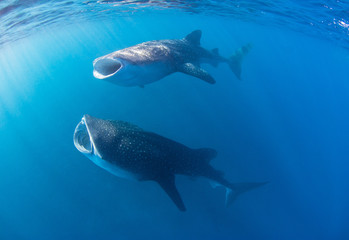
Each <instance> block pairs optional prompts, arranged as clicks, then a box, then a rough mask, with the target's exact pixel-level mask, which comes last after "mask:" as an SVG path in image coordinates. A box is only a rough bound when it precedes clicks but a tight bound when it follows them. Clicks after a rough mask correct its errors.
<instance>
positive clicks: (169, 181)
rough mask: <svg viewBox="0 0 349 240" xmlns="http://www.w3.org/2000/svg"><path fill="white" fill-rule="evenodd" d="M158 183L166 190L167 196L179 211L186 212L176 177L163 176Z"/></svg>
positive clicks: (171, 175) (158, 179) (157, 180)
mask: <svg viewBox="0 0 349 240" xmlns="http://www.w3.org/2000/svg"><path fill="white" fill-rule="evenodd" d="M155 181H156V182H158V183H159V185H160V186H161V187H162V189H164V191H165V192H166V193H167V195H168V196H169V197H170V198H171V199H172V201H173V202H174V203H175V204H176V206H177V207H178V209H179V210H181V211H183V212H184V211H185V210H186V209H185V206H184V203H183V200H182V198H181V196H180V195H179V192H178V190H177V188H176V184H175V176H174V175H173V174H170V175H166V176H161V177H158V178H157V179H155Z"/></svg>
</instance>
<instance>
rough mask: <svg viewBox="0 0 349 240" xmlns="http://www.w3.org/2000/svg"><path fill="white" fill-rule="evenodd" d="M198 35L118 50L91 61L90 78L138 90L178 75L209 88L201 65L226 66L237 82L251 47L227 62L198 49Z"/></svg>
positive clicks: (199, 32) (214, 52)
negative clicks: (198, 80) (91, 75)
mask: <svg viewBox="0 0 349 240" xmlns="http://www.w3.org/2000/svg"><path fill="white" fill-rule="evenodd" d="M200 39H201V31H200V30H196V31H193V32H192V33H190V34H188V35H187V36H186V37H185V38H183V39H172V40H171V39H167V40H155V41H149V42H144V43H141V44H137V45H135V46H132V47H128V48H125V49H121V50H119V51H116V52H113V53H110V54H108V55H105V56H103V57H99V58H97V59H95V60H94V61H93V75H94V77H96V78H98V79H104V80H107V81H109V82H111V83H114V84H117V85H120V86H140V87H143V86H144V85H145V84H149V83H152V82H155V81H158V80H160V79H162V78H164V77H166V76H168V75H170V74H172V73H175V72H182V73H185V74H188V75H191V76H193V77H196V78H199V79H201V80H203V81H205V82H208V83H210V84H214V83H215V82H216V81H215V80H214V78H213V77H212V76H211V75H210V74H209V73H208V72H207V71H206V70H204V69H203V68H201V67H200V64H201V63H209V64H212V65H213V66H217V65H218V64H219V63H227V64H228V65H229V67H230V68H231V70H232V71H233V72H234V74H235V75H236V77H237V78H238V79H241V62H242V60H243V58H244V56H245V55H246V54H247V53H248V52H249V50H250V48H251V44H248V45H246V46H243V47H241V48H239V49H238V50H236V52H235V53H234V54H233V55H232V56H231V57H230V58H224V57H222V56H220V55H219V52H218V48H215V49H213V50H212V51H208V50H206V49H204V48H202V47H201V46H200Z"/></svg>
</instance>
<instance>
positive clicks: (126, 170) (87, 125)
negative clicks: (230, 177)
mask: <svg viewBox="0 0 349 240" xmlns="http://www.w3.org/2000/svg"><path fill="white" fill-rule="evenodd" d="M74 145H75V147H76V148H77V149H78V150H79V151H80V152H81V153H83V154H84V155H86V156H87V157H88V158H89V159H90V160H92V162H94V163H95V164H97V165H98V166H100V167H102V168H103V169H105V170H107V171H109V172H110V173H112V174H114V175H116V176H119V177H122V178H128V179H134V180H138V181H147V180H152V181H155V182H157V183H158V184H159V185H160V186H161V187H162V188H163V190H164V191H165V192H166V193H167V194H168V196H169V197H170V198H171V199H172V201H173V202H174V203H175V204H176V206H177V207H178V209H179V210H181V211H185V210H186V208H185V206H184V203H183V201H182V198H181V196H180V194H179V192H178V190H177V188H176V185H175V175H178V174H180V175H186V176H190V177H205V178H208V179H209V180H211V181H212V182H213V183H215V184H218V185H222V186H224V187H225V188H226V189H227V191H226V205H229V204H230V203H231V202H232V201H233V200H234V199H235V198H236V197H237V196H238V195H239V194H241V193H243V192H246V191H248V190H250V189H253V188H256V187H259V186H261V185H264V184H265V182H261V183H230V182H229V181H227V180H226V179H225V178H224V176H223V172H221V171H218V170H216V169H214V168H213V167H212V166H211V165H210V160H211V159H213V158H215V157H216V155H217V152H216V151H215V150H214V149H210V148H200V149H191V148H189V147H187V146H184V145H183V144H181V143H178V142H175V141H173V140H171V139H168V138H165V137H162V136H160V135H158V134H155V133H152V132H147V131H144V130H143V129H141V128H140V127H138V126H136V125H133V124H131V123H128V122H123V121H113V120H103V119H99V118H95V117H92V116H90V115H84V116H83V118H82V120H81V121H80V123H79V124H78V125H77V127H76V128H75V132H74Z"/></svg>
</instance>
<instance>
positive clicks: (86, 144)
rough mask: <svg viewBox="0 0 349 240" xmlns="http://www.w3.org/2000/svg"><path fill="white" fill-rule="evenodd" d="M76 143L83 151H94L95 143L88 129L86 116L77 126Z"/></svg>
mask: <svg viewBox="0 0 349 240" xmlns="http://www.w3.org/2000/svg"><path fill="white" fill-rule="evenodd" d="M74 145H75V147H76V148H77V149H78V150H79V151H80V152H82V153H88V154H91V153H92V152H93V144H92V141H91V139H90V135H89V133H88V130H87V126H86V122H85V118H82V120H81V122H80V123H79V124H78V125H77V126H76V128H75V132H74Z"/></svg>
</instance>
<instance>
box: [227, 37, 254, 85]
mask: <svg viewBox="0 0 349 240" xmlns="http://www.w3.org/2000/svg"><path fill="white" fill-rule="evenodd" d="M251 48H252V44H251V43H249V44H247V45H245V46H242V47H241V48H239V49H237V50H236V51H235V53H234V54H233V55H232V56H231V57H230V59H229V62H228V64H229V67H230V69H231V70H232V71H233V73H234V74H235V76H236V77H237V78H238V79H239V80H241V63H242V60H243V59H244V57H245V56H246V54H247V53H248V52H249V51H250V49H251Z"/></svg>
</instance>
